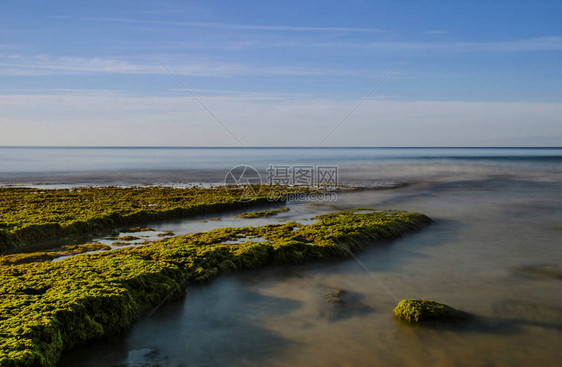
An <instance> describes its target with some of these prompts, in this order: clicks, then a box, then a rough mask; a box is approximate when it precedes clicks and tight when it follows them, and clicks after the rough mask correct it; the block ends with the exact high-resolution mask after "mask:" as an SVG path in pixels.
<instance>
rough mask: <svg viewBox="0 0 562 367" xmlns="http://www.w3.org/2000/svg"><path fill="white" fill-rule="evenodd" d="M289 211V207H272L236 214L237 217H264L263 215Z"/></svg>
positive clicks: (267, 215) (268, 215) (269, 215)
mask: <svg viewBox="0 0 562 367" xmlns="http://www.w3.org/2000/svg"><path fill="white" fill-rule="evenodd" d="M286 211H289V208H287V207H285V208H280V209H272V210H263V211H259V212H248V213H242V214H239V215H237V217H239V218H264V217H271V216H273V215H277V214H279V213H283V212H286Z"/></svg>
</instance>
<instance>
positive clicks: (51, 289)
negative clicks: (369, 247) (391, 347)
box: [0, 210, 431, 367]
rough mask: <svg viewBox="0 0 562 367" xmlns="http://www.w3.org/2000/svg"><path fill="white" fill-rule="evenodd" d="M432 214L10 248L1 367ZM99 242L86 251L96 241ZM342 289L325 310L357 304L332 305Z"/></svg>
mask: <svg viewBox="0 0 562 367" xmlns="http://www.w3.org/2000/svg"><path fill="white" fill-rule="evenodd" d="M430 222H431V220H430V219H429V218H428V217H426V216H425V215H423V214H420V213H408V212H403V211H369V212H365V210H345V211H341V212H336V213H331V214H326V215H321V216H318V217H316V222H314V223H312V224H308V225H303V224H299V223H296V222H290V223H285V224H270V225H264V226H259V227H237V228H228V227H225V228H219V229H214V230H211V231H207V232H198V233H190V234H187V235H185V236H177V237H166V238H163V239H160V240H158V241H155V242H151V243H149V244H146V245H144V246H135V247H126V248H121V249H117V250H112V251H97V252H88V253H83V254H80V255H76V256H71V257H68V258H66V259H64V260H61V261H38V258H41V259H42V258H43V257H45V256H47V255H49V253H31V254H25V256H26V258H25V261H28V260H29V261H30V260H33V261H31V262H28V263H24V262H23V261H24V260H23V258H19V257H18V258H13V257H12V258H8V256H14V255H6V256H4V257H0V260H2V259H4V260H6V259H8V260H9V261H1V262H2V265H0V295H1V297H0V366H2V367H4V366H6V367H8V366H9V367H12V366H15V367H31V366H34V367H35V366H40V367H53V366H55V365H56V363H57V361H58V360H59V358H60V356H61V354H62V353H63V351H64V350H68V349H71V348H73V347H75V346H76V345H79V344H83V343H85V342H87V341H90V340H93V339H96V338H99V337H101V336H104V335H109V334H112V333H116V332H120V331H122V330H123V329H125V328H127V327H128V326H130V325H131V323H132V322H133V321H134V320H135V319H137V318H138V317H139V316H141V315H142V314H143V311H144V310H150V309H152V308H153V307H154V306H156V305H158V304H160V303H161V302H162V301H163V300H166V299H170V297H181V296H182V295H183V294H184V293H185V285H186V284H187V283H205V282H208V281H210V280H212V279H213V278H215V277H216V276H218V275H219V274H221V273H228V272H232V271H237V270H243V269H254V268H257V267H260V266H263V265H266V264H295V263H302V262H305V261H311V260H320V259H327V258H345V257H349V256H350V254H351V253H352V251H357V250H360V249H361V248H362V247H363V245H366V244H369V243H374V242H376V241H382V240H389V239H393V238H398V237H399V236H401V235H402V234H404V233H407V232H410V231H416V230H419V229H421V228H423V227H424V226H426V225H428V224H429V223H430ZM256 238H263V239H264V241H259V242H256V241H254V240H253V239H256ZM100 245H101V244H90V245H88V246H87V250H90V249H92V248H95V249H103V246H104V245H101V246H102V247H101V248H99V247H100ZM82 250H84V248H83V247H77V246H75V247H69V248H67V249H66V251H70V252H72V253H73V252H75V251H76V252H78V251H82ZM45 254H47V255H45ZM57 255H59V254H57ZM18 256H23V255H18ZM49 256H50V255H49ZM31 257H33V259H31ZM342 295H343V293H342V291H341V290H339V291H338V290H336V291H334V292H333V294H332V298H333V301H335V302H334V303H332V305H333V306H334V307H335V308H336V310H335V311H333V315H335V316H330V317H334V318H339V317H340V316H339V315H340V312H343V313H344V314H348V311H352V310H354V309H353V307H356V306H355V305H356V303H353V302H350V303H349V307H351V309H348V308H345V309H343V310H339V308H341V307H346V302H345V301H346V300H345V299H344V300H343V301H344V302H337V300H338V299H339V298H341V297H342ZM348 299H349V298H348ZM358 311H359V312H361V311H362V310H361V308H359V309H358ZM329 315H332V313H329Z"/></svg>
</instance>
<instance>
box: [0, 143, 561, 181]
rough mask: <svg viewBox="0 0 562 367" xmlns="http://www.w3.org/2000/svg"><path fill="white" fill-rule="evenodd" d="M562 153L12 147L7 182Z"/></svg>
mask: <svg viewBox="0 0 562 367" xmlns="http://www.w3.org/2000/svg"><path fill="white" fill-rule="evenodd" d="M561 163H562V148H540V149H532V148H321V149H315V148H251V149H243V148H39V147H38V148H7V147H0V184H1V183H4V184H6V183H9V184H18V183H23V184H29V183H50V184H144V183H221V182H223V180H224V177H225V174H226V173H227V172H228V170H229V169H230V168H232V167H234V166H236V165H250V166H252V167H255V168H256V169H257V170H258V171H260V172H261V173H262V175H264V174H265V171H266V169H267V167H268V166H269V165H305V164H312V165H337V166H338V167H339V171H340V179H341V180H342V181H344V182H351V181H360V182H369V181H373V180H416V179H432V178H435V179H441V180H442V179H446V178H447V177H450V176H451V175H462V174H466V175H476V176H479V175H502V174H510V173H511V172H512V171H513V170H516V171H517V172H518V174H529V175H530V176H537V172H538V171H541V172H547V173H548V174H550V173H552V174H559V173H560V167H561ZM539 175H540V174H539Z"/></svg>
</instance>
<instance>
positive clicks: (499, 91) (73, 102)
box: [0, 1, 562, 146]
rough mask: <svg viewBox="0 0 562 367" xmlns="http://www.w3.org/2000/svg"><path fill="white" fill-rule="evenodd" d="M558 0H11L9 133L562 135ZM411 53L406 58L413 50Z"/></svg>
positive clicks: (366, 138)
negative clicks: (167, 70)
mask: <svg viewBox="0 0 562 367" xmlns="http://www.w3.org/2000/svg"><path fill="white" fill-rule="evenodd" d="M560 19H562V3H561V2H559V1H494V2H490V1H465V2H456V1H393V2H387V1H385V2H383V1H346V2H342V1H329V2H326V1H283V2H273V1H261V2H253V1H251V2H250V1H237V2H231V1H199V2H192V1H164V2H154V1H88V2H83V1H79V2H77V1H57V2H52V1H27V2H21V1H3V2H1V3H0V20H1V24H0V108H1V109H2V113H1V114H0V128H1V129H2V131H3V132H4V133H3V134H2V135H1V136H0V145H186V146H188V145H190V146H201V145H202V146H225V145H226V146H229V145H232V146H236V145H239V142H238V141H237V140H236V139H234V138H233V137H232V136H231V134H229V133H228V132H227V131H226V130H225V129H224V128H223V127H222V126H221V125H220V124H219V123H218V122H217V121H216V120H215V119H214V118H213V117H212V116H211V115H210V114H209V113H208V112H207V111H205V110H204V109H203V108H202V107H201V106H200V105H199V104H198V103H197V101H196V100H195V99H194V98H193V97H191V96H189V95H188V93H187V92H186V91H185V90H183V89H182V88H181V87H180V86H179V84H178V83H177V82H176V81H175V80H174V79H173V78H172V77H171V76H170V75H169V74H168V73H167V72H166V71H165V70H164V68H163V67H162V66H161V65H160V64H159V63H158V62H157V61H156V60H155V59H154V57H153V55H154V56H156V57H157V58H158V59H159V60H160V61H161V62H162V63H163V64H164V65H165V66H166V67H167V68H168V69H169V70H170V71H171V72H172V73H173V74H174V75H175V76H176V77H177V78H178V79H179V80H181V82H182V83H183V84H184V85H185V86H186V87H187V88H189V90H190V91H191V92H193V93H194V94H195V95H196V96H197V97H198V98H199V100H200V101H201V102H202V103H203V104H204V105H205V106H206V107H207V108H208V109H209V110H210V111H212V112H213V114H214V115H215V116H216V117H217V118H218V119H219V120H220V121H221V122H222V123H223V124H224V125H225V126H227V127H228V129H229V130H230V131H231V132H232V134H233V135H235V136H236V138H238V140H239V141H240V142H242V144H244V145H247V146H264V145H271V146H291V145H294V146H302V145H306V146H309V145H312V146H315V145H317V144H319V143H320V142H321V141H322V140H323V139H324V138H325V137H326V136H327V135H328V134H329V133H330V132H331V131H332V130H333V129H334V128H335V127H336V126H338V125H339V124H340V123H341V122H342V121H343V119H344V118H345V116H347V115H348V114H349V113H350V112H351V111H352V110H353V109H354V108H355V107H356V106H357V104H358V103H359V102H360V101H361V100H362V99H363V98H364V97H365V96H367V95H368V94H369V93H370V92H371V91H372V90H373V89H374V88H375V86H377V85H378V84H379V83H380V82H381V80H383V79H385V77H387V76H388V74H389V73H390V72H391V70H393V69H395V68H396V67H397V66H398V65H400V68H399V69H398V70H397V71H396V72H394V73H393V74H392V75H391V76H390V77H389V78H388V80H386V81H385V82H384V84H382V85H381V86H380V87H379V88H378V89H377V90H376V91H375V92H374V93H373V94H372V95H371V96H370V97H369V99H368V100H366V102H365V103H364V104H362V105H361V107H360V108H359V109H357V111H356V112H354V113H353V114H352V115H351V116H350V117H349V118H348V119H347V120H346V121H345V123H343V124H342V125H341V126H340V127H339V128H338V129H337V130H336V131H335V132H334V133H333V134H332V135H331V136H330V138H329V139H327V140H326V141H325V142H324V143H323V144H324V145H326V146H404V145H408V146H440V145H441V146H451V145H459V146H490V145H498V146H511V145H538V146H552V145H557V146H559V145H562V121H561V116H562V68H561V66H560V65H561V64H562V63H561V61H562V25H561V22H560ZM401 63H402V64H401Z"/></svg>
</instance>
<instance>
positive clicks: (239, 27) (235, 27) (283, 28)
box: [50, 15, 386, 33]
mask: <svg viewBox="0 0 562 367" xmlns="http://www.w3.org/2000/svg"><path fill="white" fill-rule="evenodd" d="M50 18H55V19H70V20H85V21H91V22H112V23H133V24H152V25H166V26H179V27H194V28H208V29H220V30H228V31H270V32H353V33H357V32H358V33H384V32H386V31H385V30H382V29H378V28H356V27H331V26H330V27H309V26H288V25H258V24H232V23H216V22H176V21H165V20H144V19H131V18H71V17H67V16H62V15H51V16H50Z"/></svg>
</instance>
